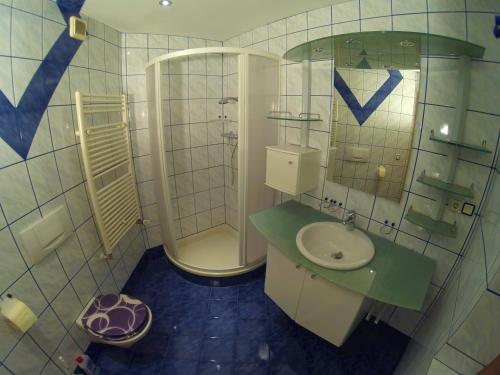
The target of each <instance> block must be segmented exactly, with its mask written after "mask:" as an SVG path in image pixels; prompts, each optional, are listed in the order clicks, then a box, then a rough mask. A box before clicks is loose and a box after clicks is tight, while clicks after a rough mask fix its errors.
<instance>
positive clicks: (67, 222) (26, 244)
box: [19, 205, 73, 265]
mask: <svg viewBox="0 0 500 375" xmlns="http://www.w3.org/2000/svg"><path fill="white" fill-rule="evenodd" d="M72 233H73V225H72V224H71V218H70V216H69V212H68V208H67V207H66V206H65V205H63V206H59V207H58V208H56V209H55V210H53V211H51V212H49V213H48V214H46V215H44V217H43V218H41V219H39V220H37V221H36V222H34V223H33V224H31V225H29V226H28V227H26V228H24V229H23V230H21V231H20V232H19V237H20V239H21V244H22V245H23V249H24V250H25V253H26V254H27V255H28V257H29V259H30V261H31V263H32V264H33V265H35V264H38V263H40V262H41V261H42V259H43V258H45V257H46V256H47V255H49V254H50V253H51V252H52V251H54V250H55V249H56V248H57V247H59V246H60V245H61V244H62V243H63V242H64V241H65V240H66V239H67V238H68V237H69V236H71V234H72Z"/></svg>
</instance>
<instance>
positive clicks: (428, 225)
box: [405, 207, 457, 238]
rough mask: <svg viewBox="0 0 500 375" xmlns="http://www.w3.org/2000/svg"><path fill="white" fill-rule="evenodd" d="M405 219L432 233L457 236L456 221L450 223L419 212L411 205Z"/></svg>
mask: <svg viewBox="0 0 500 375" xmlns="http://www.w3.org/2000/svg"><path fill="white" fill-rule="evenodd" d="M405 219H406V220H407V221H409V222H410V223H412V224H415V225H418V226H419V227H422V228H424V229H426V230H428V231H429V232H431V233H435V234H440V235H442V236H446V237H452V238H455V237H456V236H457V225H456V223H453V224H450V223H447V222H446V221H441V220H435V219H433V218H431V217H430V216H427V215H425V214H422V213H420V212H417V211H415V210H414V209H413V207H410V209H409V210H408V212H407V213H406V215H405Z"/></svg>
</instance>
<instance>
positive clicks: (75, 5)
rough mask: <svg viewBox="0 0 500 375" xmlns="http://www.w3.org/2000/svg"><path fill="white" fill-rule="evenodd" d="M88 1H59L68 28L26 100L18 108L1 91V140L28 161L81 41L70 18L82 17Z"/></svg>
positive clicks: (47, 57)
mask: <svg viewBox="0 0 500 375" xmlns="http://www.w3.org/2000/svg"><path fill="white" fill-rule="evenodd" d="M84 2H85V0H58V1H57V5H58V7H59V10H60V11H61V14H62V16H63V17H64V20H65V21H66V24H67V26H66V28H65V29H64V31H63V32H62V34H61V35H60V36H59V38H58V39H57V41H56V42H55V43H54V45H53V46H52V48H51V49H50V51H49V52H48V53H47V56H46V57H45V59H43V61H42V62H41V64H40V66H39V67H38V69H37V71H36V72H35V74H34V75H33V77H32V78H31V81H30V83H29V85H28V87H27V88H26V91H25V92H24V94H23V96H22V98H21V99H20V100H19V101H18V105H17V107H14V106H13V105H12V104H11V102H10V101H9V99H7V97H6V96H5V95H4V93H3V92H1V91H0V137H1V138H2V139H3V140H4V141H5V142H6V143H7V144H8V145H9V146H10V147H12V148H13V149H14V151H16V153H17V154H19V156H21V157H22V158H23V159H26V158H27V156H28V153H29V150H30V147H31V143H32V142H33V138H34V137H35V134H36V131H37V129H38V125H39V124H40V120H41V119H42V116H43V113H44V112H45V110H46V109H47V106H48V105H49V101H50V98H51V97H52V95H53V94H54V91H55V90H56V87H57V85H58V84H59V81H60V80H61V78H62V76H63V74H64V72H65V71H66V68H67V67H68V66H69V64H70V62H71V60H72V59H73V56H74V55H75V53H76V51H78V47H80V44H81V41H79V40H76V39H73V38H71V37H70V36H69V32H68V29H69V17H71V16H73V15H79V12H80V9H81V8H82V5H83V3H84Z"/></svg>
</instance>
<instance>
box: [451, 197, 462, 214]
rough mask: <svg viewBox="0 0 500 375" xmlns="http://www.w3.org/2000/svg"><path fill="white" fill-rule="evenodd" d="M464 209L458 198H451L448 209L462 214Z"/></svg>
mask: <svg viewBox="0 0 500 375" xmlns="http://www.w3.org/2000/svg"><path fill="white" fill-rule="evenodd" d="M461 208H462V201H461V200H459V199H456V198H450V199H449V200H448V209H449V210H450V211H452V212H460V209H461Z"/></svg>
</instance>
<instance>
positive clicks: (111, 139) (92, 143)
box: [75, 91, 140, 257]
mask: <svg viewBox="0 0 500 375" xmlns="http://www.w3.org/2000/svg"><path fill="white" fill-rule="evenodd" d="M75 97H76V113H77V120H78V132H77V134H78V136H79V137H80V145H81V149H82V157H83V166H84V169H85V176H86V179H87V186H88V192H89V196H90V202H91V204H92V208H93V211H94V215H95V220H96V225H97V230H98V231H99V235H100V237H101V240H102V242H103V246H104V253H105V255H106V256H108V257H111V255H112V250H113V248H114V247H115V246H116V244H117V243H118V242H119V241H120V240H121V239H122V238H123V236H125V234H126V233H127V232H128V231H129V230H130V228H132V226H134V224H136V223H137V222H138V220H140V208H139V199H138V195H137V187H136V183H135V176H134V168H133V163H132V153H131V147H130V137H129V129H128V114H127V100H126V96H125V95H85V94H82V93H81V92H79V91H77V92H76V93H75ZM94 116H95V117H99V118H100V120H101V121H99V124H98V125H95V124H94ZM110 118H113V120H110ZM103 119H105V120H104V121H103Z"/></svg>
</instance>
